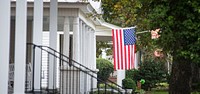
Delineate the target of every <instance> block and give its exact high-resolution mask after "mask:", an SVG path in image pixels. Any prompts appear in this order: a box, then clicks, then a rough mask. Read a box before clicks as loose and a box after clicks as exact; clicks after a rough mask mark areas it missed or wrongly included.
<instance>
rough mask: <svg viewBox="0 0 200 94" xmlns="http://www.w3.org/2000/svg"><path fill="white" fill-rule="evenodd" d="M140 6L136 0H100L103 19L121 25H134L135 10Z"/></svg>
mask: <svg viewBox="0 0 200 94" xmlns="http://www.w3.org/2000/svg"><path fill="white" fill-rule="evenodd" d="M140 7H141V4H140V2H139V1H137V0H102V8H103V11H104V14H103V18H104V19H105V21H106V22H110V23H113V24H115V25H118V26H122V27H126V26H133V25H135V21H136V16H137V14H136V11H137V9H138V8H140Z"/></svg>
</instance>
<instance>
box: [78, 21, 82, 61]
mask: <svg viewBox="0 0 200 94" xmlns="http://www.w3.org/2000/svg"><path fill="white" fill-rule="evenodd" d="M82 28H83V22H82V21H81V20H79V41H80V45H79V46H80V47H79V49H80V53H79V54H80V62H79V63H80V64H83V60H82V59H83V56H82V53H83V50H82V48H83V46H82V45H83V42H82V37H83V35H82V32H83V31H82Z"/></svg>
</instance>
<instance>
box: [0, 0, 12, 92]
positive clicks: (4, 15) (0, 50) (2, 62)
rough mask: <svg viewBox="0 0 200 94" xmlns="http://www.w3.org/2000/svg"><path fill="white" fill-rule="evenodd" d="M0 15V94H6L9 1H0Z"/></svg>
mask: <svg viewBox="0 0 200 94" xmlns="http://www.w3.org/2000/svg"><path fill="white" fill-rule="evenodd" d="M0 14H1V15H0V27H1V29H0V38H1V39H0V45H1V46H0V76H1V77H0V94H7V93H8V73H9V72H8V71H9V48H10V0H2V1H1V3H0Z"/></svg>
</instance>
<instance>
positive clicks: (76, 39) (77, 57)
mask: <svg viewBox="0 0 200 94" xmlns="http://www.w3.org/2000/svg"><path fill="white" fill-rule="evenodd" d="M79 34H80V33H79V17H74V20H73V60H75V61H77V62H78V63H80V41H79V38H80V37H79Z"/></svg>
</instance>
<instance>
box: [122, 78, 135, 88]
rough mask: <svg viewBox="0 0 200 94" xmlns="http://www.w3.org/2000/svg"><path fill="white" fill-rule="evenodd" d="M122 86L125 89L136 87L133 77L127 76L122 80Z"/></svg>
mask: <svg viewBox="0 0 200 94" xmlns="http://www.w3.org/2000/svg"><path fill="white" fill-rule="evenodd" d="M122 86H123V88H125V89H135V88H136V84H135V82H134V81H133V80H132V79H131V78H125V79H123V80H122Z"/></svg>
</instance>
